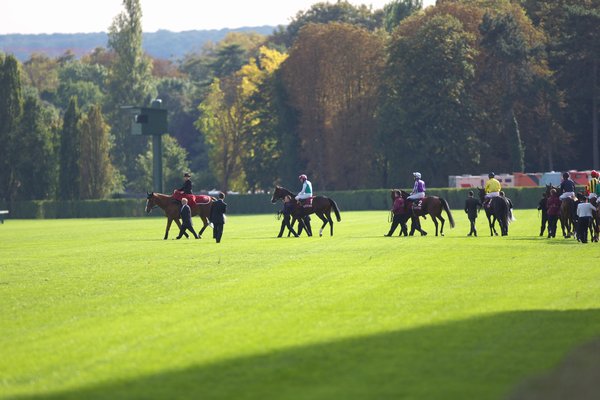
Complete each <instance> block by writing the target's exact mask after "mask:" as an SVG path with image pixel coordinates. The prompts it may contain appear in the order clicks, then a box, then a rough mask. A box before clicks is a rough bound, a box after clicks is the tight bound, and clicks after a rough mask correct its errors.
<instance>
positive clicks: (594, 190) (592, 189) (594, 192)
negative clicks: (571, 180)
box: [585, 170, 600, 199]
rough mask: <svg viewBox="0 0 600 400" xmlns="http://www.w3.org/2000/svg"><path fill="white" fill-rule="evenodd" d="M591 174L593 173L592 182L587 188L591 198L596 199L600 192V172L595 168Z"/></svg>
mask: <svg viewBox="0 0 600 400" xmlns="http://www.w3.org/2000/svg"><path fill="white" fill-rule="evenodd" d="M590 175H592V178H591V179H590V182H589V183H588V185H587V186H586V188H585V190H586V192H587V194H588V198H589V199H596V198H598V192H600V186H599V185H598V183H600V182H599V181H598V177H599V176H600V174H598V172H596V171H595V170H593V171H592V172H591V174H590Z"/></svg>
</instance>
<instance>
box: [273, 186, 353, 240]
mask: <svg viewBox="0 0 600 400" xmlns="http://www.w3.org/2000/svg"><path fill="white" fill-rule="evenodd" d="M285 196H291V197H292V198H293V197H294V196H295V195H294V193H292V192H290V191H289V190H288V189H286V188H284V187H281V186H275V190H274V191H273V196H272V197H271V203H273V204H275V203H276V202H277V200H282V201H283V199H284V198H285ZM331 210H333V212H334V213H335V217H336V219H337V221H338V222H341V221H342V218H341V217H340V209H339V208H338V206H337V204H336V202H335V201H334V200H333V199H330V198H329V197H325V196H315V197H314V198H313V199H312V205H311V206H304V205H302V204H300V203H298V204H297V205H296V207H295V208H294V211H293V212H292V217H293V220H292V226H293V225H294V221H296V220H300V221H302V218H303V217H304V216H306V215H308V214H312V213H314V214H315V215H316V216H317V217H319V218H320V219H321V221H323V226H321V229H320V230H319V236H323V229H325V226H327V224H329V228H330V236H333V219H332V218H331ZM300 223H302V222H300Z"/></svg>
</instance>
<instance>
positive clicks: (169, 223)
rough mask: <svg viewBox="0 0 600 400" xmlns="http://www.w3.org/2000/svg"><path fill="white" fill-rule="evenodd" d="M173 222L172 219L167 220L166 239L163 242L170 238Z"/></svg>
mask: <svg viewBox="0 0 600 400" xmlns="http://www.w3.org/2000/svg"><path fill="white" fill-rule="evenodd" d="M171 222H173V220H172V219H171V218H168V219H167V229H165V237H164V239H163V240H167V239H168V238H169V229H171ZM177 224H179V221H177ZM180 229H181V228H180Z"/></svg>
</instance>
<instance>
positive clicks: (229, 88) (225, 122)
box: [196, 77, 246, 191]
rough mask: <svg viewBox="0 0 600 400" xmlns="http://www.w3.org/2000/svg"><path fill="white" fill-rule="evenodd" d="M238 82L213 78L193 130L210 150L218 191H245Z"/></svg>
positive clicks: (242, 110)
mask: <svg viewBox="0 0 600 400" xmlns="http://www.w3.org/2000/svg"><path fill="white" fill-rule="evenodd" d="M240 90H241V88H240V85H239V80H238V79H236V77H231V78H229V79H226V80H223V81H221V80H219V79H218V78H215V80H214V81H213V83H212V84H211V87H210V92H209V94H208V96H207V97H206V99H205V100H204V101H203V102H202V103H201V104H200V105H199V106H198V108H199V110H200V118H199V119H198V120H197V121H196V127H197V128H198V130H200V131H201V132H202V134H203V135H204V139H205V141H206V143H207V145H208V146H209V147H210V149H211V153H210V159H211V161H212V162H211V166H212V169H213V171H214V174H215V176H216V177H217V179H218V182H219V186H220V189H221V190H224V191H226V190H230V189H237V190H245V189H246V180H245V175H244V171H243V168H242V161H241V157H242V153H243V152H244V148H243V144H244V106H243V103H242V100H243V96H242V95H241V94H240V93H239V91H240Z"/></svg>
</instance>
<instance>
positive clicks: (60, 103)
mask: <svg viewBox="0 0 600 400" xmlns="http://www.w3.org/2000/svg"><path fill="white" fill-rule="evenodd" d="M123 6H124V11H123V13H121V14H119V15H117V16H116V17H115V19H114V20H113V22H112V24H110V27H109V32H108V46H107V48H101V47H99V48H96V49H95V50H94V51H93V52H91V53H89V54H87V55H85V56H83V57H81V58H77V57H76V56H75V54H74V53H71V52H67V53H65V54H62V55H60V56H58V57H55V56H48V55H43V54H35V55H32V56H31V57H30V59H28V60H26V61H24V62H23V63H20V62H19V61H18V60H17V59H16V58H15V57H13V56H12V55H0V91H1V92H2V93H3V96H2V98H1V99H0V140H1V141H2V146H1V149H0V163H1V167H2V168H0V198H1V199H2V200H5V201H8V202H12V201H16V200H23V199H53V198H60V199H79V198H101V197H108V196H111V195H115V194H118V193H119V192H121V191H123V190H126V191H128V192H129V193H130V194H133V195H135V194H139V193H142V192H144V191H145V190H146V189H149V187H148V188H146V187H145V186H147V185H149V183H150V182H151V181H152V179H151V174H152V171H151V168H150V167H149V166H150V165H151V153H149V151H150V147H149V146H150V143H149V140H148V137H140V136H133V135H131V132H130V124H131V120H130V118H129V115H128V114H127V113H125V112H124V111H123V110H122V109H121V108H120V107H121V106H124V105H136V106H147V105H148V104H149V103H150V101H151V100H152V99H153V98H155V97H159V98H161V99H162V100H163V105H164V107H165V108H166V109H167V110H168V113H169V129H168V132H167V133H168V134H169V136H170V137H171V138H172V139H168V140H164V141H163V143H164V146H165V150H164V151H163V153H164V154H168V156H166V157H165V160H163V165H164V168H165V171H167V174H166V178H165V188H166V189H165V190H167V191H170V190H171V189H172V188H174V187H177V186H178V185H179V184H180V182H179V180H180V176H181V174H182V173H183V172H184V170H189V171H191V172H192V173H193V180H194V189H195V190H196V191H198V190H209V189H213V188H217V189H220V190H234V191H244V192H245V191H249V192H262V191H266V190H269V189H271V188H272V186H273V185H274V184H277V183H281V184H284V185H285V186H288V187H295V186H297V181H296V177H297V176H298V174H299V173H306V174H308V175H309V177H311V178H313V184H314V185H315V190H316V191H317V192H319V191H322V190H347V189H360V188H363V189H369V188H381V187H392V186H393V187H398V186H408V185H409V184H410V180H411V172H412V171H414V170H418V171H421V172H422V173H423V174H424V178H425V180H426V181H427V183H428V184H429V185H431V186H438V187H440V186H445V185H446V182H447V176H448V175H450V174H464V173H477V174H479V173H484V172H488V171H491V170H493V171H495V172H508V173H512V172H519V171H531V172H535V171H548V170H566V169H585V168H600V155H599V154H600V144H599V138H598V108H599V107H600V105H599V102H598V96H599V88H598V87H599V83H598V82H599V79H598V75H599V74H600V71H599V68H598V54H599V53H600V47H599V46H600V44H599V43H600V23H599V22H600V0H560V1H555V0H552V1H551V0H543V1H530V0H523V1H521V2H514V1H509V0H499V1H488V0H438V1H437V4H436V5H435V6H432V7H428V8H427V9H424V10H422V9H421V7H422V2H421V1H418V0H391V1H390V2H389V3H388V4H387V5H386V6H385V7H384V8H383V9H381V10H374V9H372V8H371V7H367V6H353V5H351V4H350V3H348V2H346V1H338V2H335V3H317V4H315V5H313V6H312V7H311V8H310V9H309V10H307V11H303V12H299V13H298V14H297V15H296V16H295V17H294V18H292V20H291V22H290V24H289V25H287V26H285V27H284V26H281V27H279V28H278V29H277V30H276V31H275V32H273V34H272V35H270V36H264V35H261V34H258V33H239V32H238V33H230V34H228V35H227V36H225V38H223V39H222V40H219V41H217V42H213V43H209V44H205V45H204V46H203V47H202V48H201V49H200V50H198V51H197V52H192V53H188V54H186V55H185V56H184V57H182V58H181V59H179V60H177V61H173V60H166V59H159V58H152V57H150V56H149V55H148V54H146V53H144V51H143V50H142V49H143V47H142V45H143V43H142V40H143V35H142V8H141V4H140V1H139V0H124V1H123ZM90 113H91V114H90ZM25 146H27V149H28V150H27V151H23V149H24V148H25ZM31 174H34V175H35V176H31Z"/></svg>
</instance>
